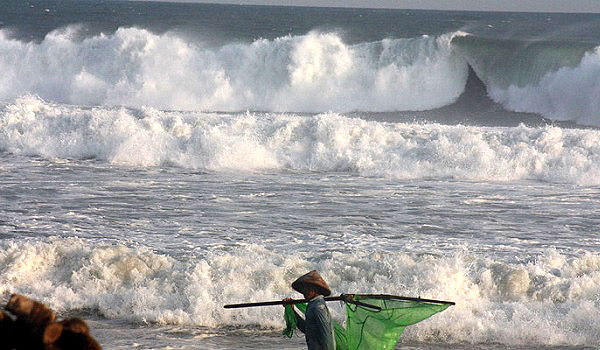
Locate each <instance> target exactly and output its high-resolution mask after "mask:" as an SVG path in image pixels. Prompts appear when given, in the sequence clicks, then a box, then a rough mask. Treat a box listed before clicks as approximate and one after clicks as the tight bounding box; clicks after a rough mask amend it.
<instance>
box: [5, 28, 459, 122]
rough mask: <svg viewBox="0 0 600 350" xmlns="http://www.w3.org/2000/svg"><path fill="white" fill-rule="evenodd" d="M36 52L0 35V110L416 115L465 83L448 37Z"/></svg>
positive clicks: (328, 36) (124, 39) (135, 42)
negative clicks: (3, 103)
mask: <svg viewBox="0 0 600 350" xmlns="http://www.w3.org/2000/svg"><path fill="white" fill-rule="evenodd" d="M77 31H78V27H76V26H71V27H68V28H65V29H62V30H56V31H54V32H51V33H49V34H48V35H47V36H46V37H45V38H44V39H43V40H42V41H41V42H39V43H38V42H27V43H25V42H21V41H18V40H14V39H9V37H8V35H7V33H6V32H5V31H2V30H0V71H2V72H3V82H2V84H0V100H10V99H14V98H17V97H19V96H21V95H23V94H26V93H30V94H35V95H38V96H40V97H42V98H44V99H47V100H52V101H55V102H60V103H68V104H78V105H108V106H114V105H123V106H130V107H140V106H151V107H155V108H161V109H178V110H182V109H185V110H207V111H243V110H259V111H295V112H323V111H328V110H335V111H340V112H345V111H352V110H365V111H394V110H426V109H431V108H436V107H440V106H443V105H446V104H448V103H451V102H452V101H454V100H455V99H456V98H457V97H458V96H459V95H460V94H461V92H462V90H463V88H464V85H465V81H466V79H467V66H466V63H465V62H464V61H463V60H461V59H460V58H458V57H456V56H455V55H452V50H451V46H450V41H451V39H452V37H453V36H454V34H448V35H444V36H440V37H437V38H436V37H427V36H423V37H420V38H412V39H386V40H383V41H378V42H371V43H363V44H356V45H349V44H346V43H344V42H343V40H342V39H341V37H340V36H339V35H337V34H335V33H319V32H311V33H308V34H306V35H302V36H286V37H281V38H277V39H274V40H266V39H261V40H256V41H254V42H252V43H232V44H228V45H225V46H222V47H219V48H210V47H205V46H202V44H201V43H192V42H190V41H186V40H184V39H182V38H180V37H178V36H176V35H175V34H169V33H166V34H160V35H158V34H153V33H151V32H149V31H147V30H143V29H137V28H120V29H118V30H117V31H116V32H115V33H114V34H110V35H99V36H94V37H91V38H85V39H82V40H81V39H79V38H78V35H77Z"/></svg>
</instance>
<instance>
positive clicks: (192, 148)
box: [0, 96, 600, 185]
mask: <svg viewBox="0 0 600 350" xmlns="http://www.w3.org/2000/svg"><path fill="white" fill-rule="evenodd" d="M599 133H600V131H598V130H593V129H563V128H560V127H555V126H545V127H526V126H519V127H512V128H500V127H473V126H460V125H459V126H447V125H439V124H419V123H383V122H377V121H367V120H364V119H359V118H349V117H346V116H344V115H340V114H336V113H324V114H318V115H309V116H306V115H297V114H278V113H238V114H217V113H201V112H165V111H160V110H157V109H153V108H145V109H141V110H137V109H126V108H122V107H118V108H117V107H114V108H104V107H95V108H81V107H73V106H65V105H56V104H52V103H47V102H44V101H43V100H41V99H39V98H37V97H31V96H30V97H24V98H20V99H18V100H17V101H16V102H15V103H13V104H9V105H6V106H4V107H3V108H2V109H0V151H4V152H9V153H13V154H19V155H33V156H41V157H44V158H47V159H90V158H93V159H97V160H99V161H103V162H108V163H110V164H115V165H123V166H176V167H183V168H192V169H202V170H209V171H230V170H236V171H238V170H242V171H259V172H260V171H265V170H268V171H271V170H275V171H287V170H292V171H304V172H332V171H333V172H340V171H342V172H350V173H356V174H360V175H364V176H382V177H390V178H397V179H418V178H454V179H466V180H483V181H513V180H540V181H548V182H560V183H574V184H584V185H597V184H599V183H600V182H599V181H600V180H599V179H600V165H599V164H600V137H599V136H600V134H599Z"/></svg>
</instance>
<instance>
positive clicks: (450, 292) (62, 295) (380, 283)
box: [0, 239, 600, 346]
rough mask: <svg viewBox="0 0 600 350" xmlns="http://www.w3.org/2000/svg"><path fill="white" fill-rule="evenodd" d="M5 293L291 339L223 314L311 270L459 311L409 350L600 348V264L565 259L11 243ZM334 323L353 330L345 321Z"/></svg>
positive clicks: (351, 286)
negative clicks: (452, 347)
mask: <svg viewBox="0 0 600 350" xmlns="http://www.w3.org/2000/svg"><path fill="white" fill-rule="evenodd" d="M2 248H3V249H2V250H1V251H0V262H2V266H4V268H3V269H2V271H0V289H1V290H2V291H3V292H7V291H11V292H21V293H27V294H28V295H31V296H33V297H35V298H39V299H41V300H44V301H45V302H47V303H49V304H51V306H52V307H53V308H55V309H57V310H59V311H60V312H65V311H70V310H81V309H86V310H95V311H96V312H98V313H99V314H101V315H103V316H105V317H108V318H117V319H125V320H129V321H131V322H158V323H163V324H187V325H202V326H210V327H221V326H226V325H238V326H240V325H241V326H245V325H254V324H261V325H268V326H272V327H276V328H279V327H282V325H283V321H282V317H281V310H280V309H279V308H256V309H243V310H235V311H231V310H225V309H223V308H222V305H224V304H227V303H231V302H236V301H242V300H248V301H257V299H263V300H264V299H275V300H277V299H281V298H283V297H285V296H289V295H290V293H291V290H290V287H289V283H290V281H292V280H293V279H294V278H295V277H297V276H298V275H300V274H302V273H304V272H305V271H306V270H307V269H311V268H318V269H319V270H321V271H323V272H324V274H325V277H326V278H327V280H328V282H329V284H330V286H331V287H332V289H333V290H334V292H335V293H340V292H356V291H361V292H388V293H397V294H404V295H421V296H423V297H437V298H447V299H450V300H454V301H456V302H457V305H456V306H454V307H452V308H450V309H449V310H447V311H446V312H444V313H443V314H440V315H438V316H436V317H434V318H432V319H430V320H428V321H427V322H424V323H422V324H420V325H418V326H415V327H412V328H411V329H409V333H408V335H407V336H409V337H411V339H417V340H423V341H435V342H442V343H454V342H470V343H503V344H509V345H516V344H521V345H523V344H543V345H583V344H585V345H588V346H589V345H599V344H598V337H597V335H598V333H599V332H600V328H599V326H598V323H597V322H595V321H596V319H597V314H598V312H600V306H599V305H598V303H597V300H596V299H597V295H598V293H599V292H600V257H599V256H597V255H592V254H586V255H582V256H579V257H567V256H564V255H561V254H559V253H557V252H555V251H549V252H548V254H545V255H543V256H539V257H537V259H536V260H531V262H528V263H518V262H514V263H510V262H503V261H495V260H493V259H492V258H486V257H478V256H471V255H468V254H466V253H465V252H460V251H457V252H455V253H452V254H449V255H444V256H435V255H425V256H419V255H411V254H406V253H385V252H379V253H369V252H348V253H331V254H327V255H324V256H323V257H322V258H320V259H319V260H318V261H314V260H308V259H307V257H306V256H304V255H303V254H302V253H295V254H288V255H282V254H279V253H276V252H273V251H270V250H268V249H266V248H264V247H261V246H256V245H249V246H240V247H238V249H237V250H236V252H229V253H226V252H213V253H207V254H206V255H205V256H200V257H196V258H185V259H184V260H183V261H180V260H177V259H175V258H172V257H168V256H165V255H161V254H157V253H155V252H152V251H150V250H148V249H146V248H143V247H137V248H130V247H125V246H120V245H102V244H96V245H92V244H90V243H89V242H87V243H86V242H84V241H82V240H79V239H51V240H50V241H47V242H19V243H16V242H13V243H9V242H4V243H3V247H2ZM335 317H336V318H343V314H342V310H341V309H335Z"/></svg>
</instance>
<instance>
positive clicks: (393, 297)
mask: <svg viewBox="0 0 600 350" xmlns="http://www.w3.org/2000/svg"><path fill="white" fill-rule="evenodd" d="M354 296H358V297H361V298H371V299H383V300H399V301H415V302H423V303H433V304H447V305H455V303H454V302H452V301H444V300H434V299H421V298H411V297H402V296H398V295H389V294H342V295H340V296H337V297H325V301H344V302H347V303H351V304H355V305H358V306H364V307H367V308H370V309H374V310H377V311H380V310H381V308H380V307H379V306H375V305H370V304H367V303H363V302H361V301H358V300H354ZM307 302H309V300H308V299H290V300H274V301H263V302H257V303H242V304H229V305H225V306H224V308H226V309H235V308H242V307H256V306H273V305H293V304H299V303H307Z"/></svg>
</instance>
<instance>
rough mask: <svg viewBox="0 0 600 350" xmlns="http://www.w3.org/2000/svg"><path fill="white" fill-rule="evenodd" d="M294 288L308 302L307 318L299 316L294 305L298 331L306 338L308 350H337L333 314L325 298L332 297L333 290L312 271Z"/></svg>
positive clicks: (296, 282) (296, 281)
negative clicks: (332, 320)
mask: <svg viewBox="0 0 600 350" xmlns="http://www.w3.org/2000/svg"><path fill="white" fill-rule="evenodd" d="M292 288H293V289H294V290H295V291H297V292H299V293H302V294H303V295H304V298H305V299H307V300H308V305H307V307H306V314H305V318H302V317H301V316H300V315H298V313H297V312H296V310H295V308H294V306H293V305H292V309H293V310H294V314H295V315H296V323H297V326H298V329H300V331H302V333H304V336H305V337H306V345H308V350H335V336H334V334H333V324H332V322H331V314H330V313H329V309H328V308H327V305H326V303H325V297H326V296H329V295H331V290H330V289H329V286H328V285H327V283H326V282H325V280H323V277H321V275H319V273H318V272H317V271H316V270H313V271H310V272H309V273H307V274H305V275H303V276H300V277H299V278H298V279H297V280H295V281H294V282H293V283H292ZM284 300H291V299H284Z"/></svg>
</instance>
